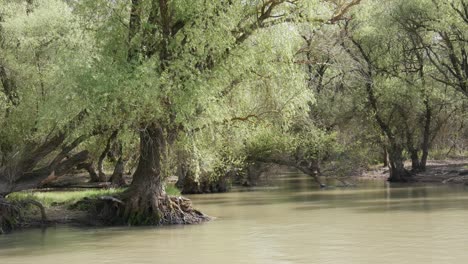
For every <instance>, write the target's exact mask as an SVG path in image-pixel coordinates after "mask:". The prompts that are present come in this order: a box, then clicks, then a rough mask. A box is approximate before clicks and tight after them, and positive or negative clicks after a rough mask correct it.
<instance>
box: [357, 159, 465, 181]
mask: <svg viewBox="0 0 468 264" xmlns="http://www.w3.org/2000/svg"><path fill="white" fill-rule="evenodd" d="M405 165H406V167H411V163H406V164H405ZM388 176H389V170H388V168H387V167H382V166H376V167H373V168H371V169H370V170H368V171H366V172H364V173H363V174H362V175H360V176H359V178H360V179H385V178H388ZM413 178H414V181H415V182H418V183H433V184H434V183H439V184H449V183H452V184H467V185H468V159H447V160H429V161H428V162H427V169H426V171H424V172H420V173H416V174H415V175H413Z"/></svg>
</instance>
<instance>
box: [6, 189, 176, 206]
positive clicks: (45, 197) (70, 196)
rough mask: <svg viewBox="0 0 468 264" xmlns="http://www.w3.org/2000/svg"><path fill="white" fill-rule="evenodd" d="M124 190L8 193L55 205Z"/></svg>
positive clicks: (14, 198) (170, 191)
mask: <svg viewBox="0 0 468 264" xmlns="http://www.w3.org/2000/svg"><path fill="white" fill-rule="evenodd" d="M124 191H125V188H117V189H83V190H64V191H48V192H41V191H23V192H17V193H12V194H10V195H8V197H7V199H8V200H10V201H24V200H36V201H38V202H40V203H41V204H42V205H43V206H45V207H52V206H56V205H72V204H74V203H76V202H78V201H80V200H83V199H84V198H91V199H93V198H98V197H101V196H117V195H119V194H121V193H122V192H124ZM166 192H167V194H169V195H180V190H179V189H177V187H175V186H174V185H172V184H171V185H167V186H166Z"/></svg>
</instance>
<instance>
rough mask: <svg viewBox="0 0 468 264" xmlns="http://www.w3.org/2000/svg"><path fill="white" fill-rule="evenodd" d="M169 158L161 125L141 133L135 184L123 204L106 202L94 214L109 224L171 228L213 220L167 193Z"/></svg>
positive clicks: (187, 202)
mask: <svg viewBox="0 0 468 264" xmlns="http://www.w3.org/2000/svg"><path fill="white" fill-rule="evenodd" d="M165 158H166V138H165V133H164V130H163V128H162V127H161V126H159V125H157V124H152V125H150V126H148V127H146V128H143V129H142V130H141V132H140V159H139V162H138V166H137V169H136V171H135V173H134V175H133V182H132V184H131V185H130V187H129V188H128V189H127V191H126V192H125V193H123V194H122V197H121V198H122V200H119V199H116V198H113V199H105V200H103V201H101V202H102V204H99V203H98V204H96V207H95V208H94V212H95V213H97V217H98V218H101V219H102V220H103V221H105V222H107V223H108V224H127V225H168V224H194V223H200V222H203V221H207V220H209V219H210V217H208V216H206V215H204V214H203V213H201V212H199V211H197V210H195V209H193V207H192V205H191V202H190V200H188V199H185V198H182V197H169V196H167V195H166V193H165V189H164V182H163V180H164V176H165V175H164V173H163V170H162V162H163V161H164V160H165Z"/></svg>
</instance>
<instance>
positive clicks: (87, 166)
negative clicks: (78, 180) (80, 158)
mask: <svg viewBox="0 0 468 264" xmlns="http://www.w3.org/2000/svg"><path fill="white" fill-rule="evenodd" d="M76 168H77V169H79V170H80V169H84V170H86V171H87V172H88V173H89V177H90V178H91V180H90V181H91V182H99V176H98V174H97V173H96V169H95V168H94V164H93V162H85V163H81V164H78V166H77V167H76Z"/></svg>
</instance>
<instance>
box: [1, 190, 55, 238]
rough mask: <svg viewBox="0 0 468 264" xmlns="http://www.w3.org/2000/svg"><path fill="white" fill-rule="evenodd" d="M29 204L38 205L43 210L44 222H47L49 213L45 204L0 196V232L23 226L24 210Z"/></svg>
mask: <svg viewBox="0 0 468 264" xmlns="http://www.w3.org/2000/svg"><path fill="white" fill-rule="evenodd" d="M28 205H33V206H36V207H38V208H39V209H40V211H41V217H42V223H41V224H44V223H46V222H47V215H46V212H45V208H44V206H43V205H42V204H41V203H39V202H38V201H34V200H24V201H19V202H9V201H7V200H5V199H4V198H1V197H0V234H4V233H8V232H11V231H12V230H14V229H16V228H18V227H21V226H23V224H24V222H25V221H24V218H23V215H22V210H24V209H25V207H27V206H28Z"/></svg>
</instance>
